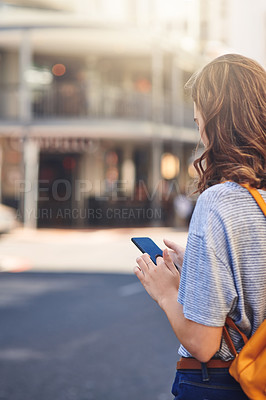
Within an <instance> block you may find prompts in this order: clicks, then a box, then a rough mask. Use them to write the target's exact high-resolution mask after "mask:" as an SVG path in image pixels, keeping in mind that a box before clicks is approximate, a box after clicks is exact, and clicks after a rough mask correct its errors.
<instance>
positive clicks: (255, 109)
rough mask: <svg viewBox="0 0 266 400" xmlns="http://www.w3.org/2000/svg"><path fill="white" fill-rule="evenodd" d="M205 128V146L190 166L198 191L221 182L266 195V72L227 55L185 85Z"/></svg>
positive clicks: (212, 63)
mask: <svg viewBox="0 0 266 400" xmlns="http://www.w3.org/2000/svg"><path fill="white" fill-rule="evenodd" d="M186 88H190V89H191V93H192V98H193V100H194V102H195V104H196V106H197V109H198V110H199V111H200V113H201V114H202V117H203V119H204V122H205V132H206V136H207V139H208V143H207V146H206V149H205V151H204V153H203V154H202V155H201V157H199V158H198V159H196V160H195V161H194V167H195V168H196V170H197V172H198V175H199V178H198V190H197V191H199V192H202V191H204V190H205V189H206V188H207V187H209V186H212V185H214V184H216V183H220V182H222V181H224V180H232V181H234V182H238V183H249V184H250V185H251V186H252V187H255V188H258V189H259V188H261V189H266V72H265V70H264V69H263V67H262V66H260V65H259V64H258V63H257V62H256V61H254V60H251V59H250V58H247V57H244V56H241V55H238V54H227V55H223V56H221V57H218V58H216V59H215V60H213V61H212V62H210V63H209V64H207V65H206V66H205V67H204V68H203V69H202V70H201V71H200V72H198V73H196V74H194V75H193V76H192V77H191V78H190V80H189V81H188V82H187V84H186Z"/></svg>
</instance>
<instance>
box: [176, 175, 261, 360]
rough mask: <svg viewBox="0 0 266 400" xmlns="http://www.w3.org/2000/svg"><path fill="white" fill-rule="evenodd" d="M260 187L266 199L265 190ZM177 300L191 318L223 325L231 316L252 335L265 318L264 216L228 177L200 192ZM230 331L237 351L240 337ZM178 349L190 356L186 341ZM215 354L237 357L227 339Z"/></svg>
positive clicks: (239, 347)
mask: <svg viewBox="0 0 266 400" xmlns="http://www.w3.org/2000/svg"><path fill="white" fill-rule="evenodd" d="M259 192H260V193H261V195H262V196H263V198H264V200H266V192H265V191H263V190H259ZM178 302H179V303H181V304H182V305H183V312H184V315H185V317H186V318H187V319H189V320H192V321H194V322H197V323H199V324H203V325H207V326H217V327H220V326H223V325H224V322H225V319H226V316H227V315H229V316H230V317H231V318H232V319H233V320H234V321H235V323H236V324H237V326H238V327H239V328H240V329H241V330H242V331H243V332H244V333H245V334H246V335H247V336H248V337H250V336H251V335H252V334H253V333H254V332H255V330H256V329H257V328H258V326H259V325H260V324H261V322H262V321H263V320H264V319H265V318H266V219H265V216H264V215H263V213H262V211H261V209H260V208H259V206H258V205H257V203H256V201H255V200H254V198H253V197H252V196H251V195H250V193H249V192H248V191H247V190H246V189H245V188H243V187H242V186H240V185H238V184H236V183H234V182H226V183H223V184H218V185H215V186H212V187H211V188H209V189H207V190H205V191H204V192H203V193H202V194H201V195H200V196H199V198H198V201H197V204H196V207H195V210H194V212H193V216H192V218H191V222H190V226H189V235H188V241H187V246H186V252H185V256H184V262H183V268H182V274H181V281H180V287H179V295H178ZM229 331H230V334H231V337H232V339H233V342H234V344H235V346H236V349H237V350H238V351H239V350H240V349H241V348H242V347H243V343H242V339H241V337H240V335H239V334H238V333H235V331H232V330H229ZM179 354H180V355H182V356H184V357H189V356H191V355H190V354H189V353H188V352H187V351H186V349H185V348H184V347H183V346H182V345H181V346H180V348H179ZM215 357H218V358H221V359H223V360H229V359H232V358H233V356H232V355H231V353H230V351H229V349H228V348H227V345H226V344H225V342H224V340H222V343H221V348H220V350H219V351H218V353H217V354H216V355H215Z"/></svg>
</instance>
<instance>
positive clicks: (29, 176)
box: [23, 139, 39, 229]
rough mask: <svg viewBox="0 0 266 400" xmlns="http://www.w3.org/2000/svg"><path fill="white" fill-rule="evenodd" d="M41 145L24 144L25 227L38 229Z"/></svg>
mask: <svg viewBox="0 0 266 400" xmlns="http://www.w3.org/2000/svg"><path fill="white" fill-rule="evenodd" d="M38 175H39V145H38V143H37V142H36V141H33V140H32V139H26V140H25V143H24V180H25V183H24V187H25V190H24V210H23V211H24V212H23V214H24V227H25V228H33V229H34V228H36V227H37V215H38Z"/></svg>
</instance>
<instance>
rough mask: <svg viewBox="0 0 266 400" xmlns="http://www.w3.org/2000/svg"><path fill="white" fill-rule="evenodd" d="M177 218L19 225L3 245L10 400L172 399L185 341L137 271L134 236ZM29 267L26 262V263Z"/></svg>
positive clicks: (4, 395)
mask: <svg viewBox="0 0 266 400" xmlns="http://www.w3.org/2000/svg"><path fill="white" fill-rule="evenodd" d="M146 235H149V236H150V237H152V238H153V239H154V240H155V241H156V243H157V244H158V245H160V246H162V238H163V237H167V238H172V239H173V240H176V241H177V242H178V243H180V244H182V243H183V244H185V241H186V232H180V231H175V230H174V229H169V228H138V229H107V230H95V231H68V230H67V231H62V230H60V231H57V230H43V231H42V230H37V231H24V230H22V229H21V230H16V231H14V232H13V233H11V234H9V235H5V236H3V237H2V239H1V241H0V253H1V263H2V271H3V270H4V269H6V270H7V269H8V268H9V270H10V271H13V272H14V271H18V270H21V271H22V270H23V269H24V272H21V273H6V272H2V273H1V274H0V293H1V294H0V319H1V330H0V399H1V400H11V399H12V400H25V399H27V400H54V399H57V400H61V399H62V400H85V399H93V400H97V399H102V398H108V399H112V400H120V399H121V400H122V399H125V398H126V399H128V400H133V399H134V400H135V399H138V400H147V399H158V400H166V399H171V398H172V396H171V393H170V390H171V384H172V381H173V378H174V374H175V364H176V360H177V348H178V341H177V339H176V337H175V335H174V334H173V332H172V330H171V328H170V325H169V323H168V321H167V319H166V317H165V315H164V314H163V312H162V311H161V310H160V309H159V307H158V306H157V305H156V304H155V303H154V302H153V301H152V300H151V299H150V298H149V296H148V295H147V294H146V292H145V291H144V289H143V288H142V286H141V284H140V283H139V282H138V281H137V278H136V277H135V276H134V275H133V274H132V269H133V267H134V265H135V264H136V263H135V258H136V257H137V256H138V255H139V251H138V249H137V248H135V246H134V245H133V244H132V243H131V242H130V238H131V237H132V236H146ZM26 269H28V270H27V271H25V270H26Z"/></svg>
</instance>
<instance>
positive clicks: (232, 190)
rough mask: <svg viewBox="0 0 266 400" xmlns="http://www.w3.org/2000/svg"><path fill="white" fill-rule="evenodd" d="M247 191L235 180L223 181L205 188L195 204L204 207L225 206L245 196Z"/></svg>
mask: <svg viewBox="0 0 266 400" xmlns="http://www.w3.org/2000/svg"><path fill="white" fill-rule="evenodd" d="M245 192H247V190H246V189H244V188H243V187H242V186H240V185H239V184H237V183H235V182H224V183H219V184H217V185H214V186H211V187H210V188H208V189H206V190H205V191H204V192H203V193H201V195H200V196H199V198H198V201H197V205H198V206H199V207H203V208H206V209H213V208H215V209H216V208H217V207H222V208H223V207H227V206H228V205H229V204H230V205H232V204H234V203H235V202H236V201H241V199H242V198H245V197H246V194H248V192H247V193H245Z"/></svg>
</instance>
